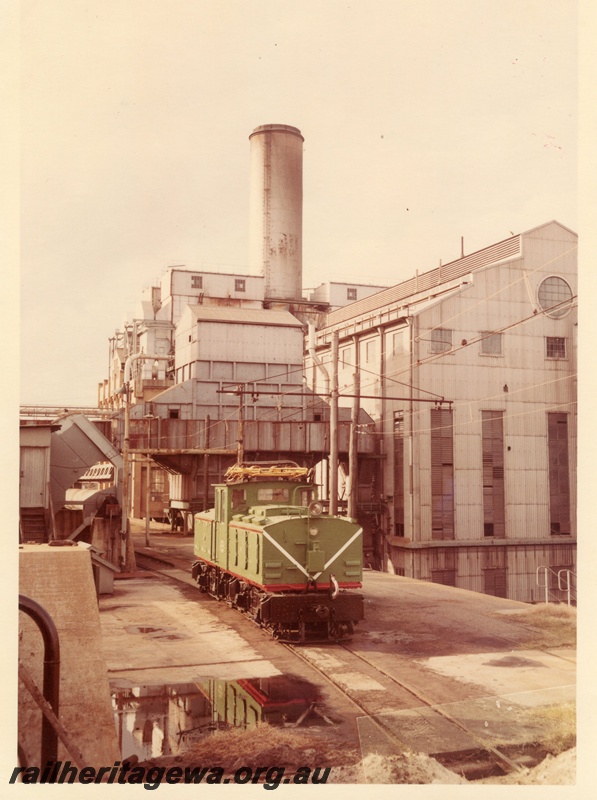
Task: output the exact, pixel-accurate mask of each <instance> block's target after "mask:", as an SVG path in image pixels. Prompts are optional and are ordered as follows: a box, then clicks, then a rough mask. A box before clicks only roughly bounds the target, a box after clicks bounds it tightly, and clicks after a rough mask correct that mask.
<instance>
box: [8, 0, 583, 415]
mask: <svg viewBox="0 0 597 800" xmlns="http://www.w3.org/2000/svg"><path fill="white" fill-rule="evenodd" d="M21 6H22V19H21V38H22V54H21V66H22V72H21V98H22V99H21V105H22V118H21V159H22V183H21V287H20V289H21V402H22V403H27V404H29V403H34V404H47V405H58V404H60V405H95V404H96V402H97V384H98V382H99V381H101V380H102V379H103V378H105V377H107V371H108V338H109V337H110V336H112V335H113V333H114V331H115V329H116V328H120V327H122V323H123V322H124V320H125V319H126V318H131V317H132V315H133V313H134V312H135V309H136V308H137V304H138V300H139V296H140V293H141V291H142V289H143V288H144V287H146V286H148V285H151V284H153V283H155V282H156V280H157V278H158V277H159V276H160V275H161V273H162V272H163V271H164V270H165V269H166V267H167V266H168V265H170V264H185V265H186V266H187V267H188V268H190V269H203V270H210V271H222V272H247V273H248V272H249V271H250V270H249V267H248V239H249V237H248V224H249V141H248V137H249V134H250V133H251V131H252V130H253V128H255V127H257V126H258V125H263V124H267V123H282V124H287V125H294V126H296V127H298V128H300V130H301V131H302V133H303V136H304V137H305V143H304V165H303V170H304V212H303V213H304V216H303V276H304V286H305V287H314V286H316V285H317V284H319V283H320V282H322V281H324V280H346V281H354V282H362V283H375V284H388V285H392V284H395V283H398V282H399V281H401V280H403V279H406V278H409V277H410V276H412V275H414V273H415V270H419V271H420V272H421V271H425V270H428V269H432V268H434V267H436V266H437V264H438V263H439V260H440V259H442V261H443V263H446V262H448V261H451V260H453V259H455V258H457V257H458V256H459V254H460V237H461V236H464V247H465V252H467V253H468V252H472V251H474V250H477V249H480V248H482V247H485V246H487V245H490V244H492V243H494V242H497V241H500V240H501V239H504V238H507V237H508V236H510V235H511V234H512V233H519V232H521V231H524V230H528V229H529V228H533V227H535V226H537V225H540V224H542V223H544V222H547V221H549V220H551V219H557V220H558V221H559V222H561V223H562V224H564V225H566V226H568V227H570V228H572V229H573V230H578V219H577V208H576V203H577V186H576V180H577V158H578V153H577V136H578V131H577V123H578V99H577V94H578V92H577V88H578V75H577V58H578V52H577V35H578V19H577V15H576V3H575V2H574V0H550V2H549V3H546V2H545V0H500V1H499V2H496V0H422V2H416V3H415V2H412V0H387V1H386V2H383V1H380V0H351V2H336V0H313V1H312V0H294V1H293V2H286V0H251V1H250V2H248V0H243V1H242V2H240V0H225V2H222V0H167V2H166V0H52V2H47V0H42V1H41V2H34V1H33V0H27V1H25V0H24V1H23V2H22V4H21Z"/></svg>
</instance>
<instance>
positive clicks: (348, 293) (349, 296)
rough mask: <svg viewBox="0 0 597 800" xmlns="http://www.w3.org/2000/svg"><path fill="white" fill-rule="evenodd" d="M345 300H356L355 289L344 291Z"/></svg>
mask: <svg viewBox="0 0 597 800" xmlns="http://www.w3.org/2000/svg"><path fill="white" fill-rule="evenodd" d="M346 299H347V300H356V299H357V290H356V289H352V288H350V289H347V290H346Z"/></svg>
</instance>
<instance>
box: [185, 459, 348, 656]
mask: <svg viewBox="0 0 597 800" xmlns="http://www.w3.org/2000/svg"><path fill="white" fill-rule="evenodd" d="M316 493H317V487H316V486H315V485H314V484H313V482H312V479H311V476H310V471H309V470H307V469H304V468H301V467H298V466H297V465H296V464H292V463H288V462H284V463H283V464H278V463H276V464H271V463H269V462H268V463H266V464H264V463H261V464H240V465H236V466H235V467H232V468H231V469H230V470H228V472H227V473H226V477H225V483H223V484H218V485H216V486H215V507H214V508H213V509H210V510H208V511H202V512H200V513H198V514H195V521H194V535H195V540H194V545H195V556H196V557H197V561H195V562H194V564H193V568H192V575H193V577H194V578H195V579H196V580H197V582H198V584H199V587H200V589H202V590H203V591H205V592H208V593H209V594H211V595H213V596H214V597H217V598H218V599H223V600H226V601H227V602H229V603H230V604H231V605H232V606H234V607H236V608H238V609H240V610H241V611H243V612H245V613H246V614H248V615H249V616H250V617H252V618H253V619H254V621H255V622H257V623H258V624H260V625H262V626H263V627H266V628H267V629H269V630H270V631H271V633H272V634H273V635H274V636H275V637H276V638H280V639H282V640H284V641H293V642H305V641H314V640H338V639H341V638H344V637H346V636H348V635H350V634H351V633H352V631H353V626H354V624H355V623H356V622H358V621H359V620H360V619H362V618H363V598H362V595H360V594H359V593H358V592H356V591H354V590H356V589H359V588H360V587H361V580H362V562H363V554H362V529H361V527H360V526H359V525H358V524H357V523H356V522H355V521H354V520H351V519H348V518H346V517H339V516H330V515H329V514H324V513H323V505H322V503H320V502H319V501H318V500H317V496H316Z"/></svg>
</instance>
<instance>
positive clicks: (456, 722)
mask: <svg viewBox="0 0 597 800" xmlns="http://www.w3.org/2000/svg"><path fill="white" fill-rule="evenodd" d="M281 646H283V647H286V648H287V649H288V650H290V651H292V652H293V653H294V655H295V656H296V657H297V658H299V659H301V660H302V661H304V662H306V663H307V664H309V665H310V666H311V667H312V668H314V669H315V670H317V672H318V674H319V675H320V676H321V678H322V679H323V680H324V681H326V682H327V683H329V684H331V685H332V686H333V687H334V688H335V689H336V690H337V691H339V692H341V693H342V694H343V695H344V696H345V698H347V699H348V700H349V701H350V702H351V703H352V704H353V706H354V707H355V708H356V709H357V710H358V712H360V713H361V714H362V717H361V719H360V720H359V721H358V724H359V735H360V739H361V747H362V750H363V755H367V754H368V753H369V752H378V753H381V754H382V755H391V754H392V753H403V752H408V751H411V752H413V751H414V752H424V753H426V754H427V755H429V756H431V757H433V758H435V759H436V760H437V761H439V762H440V763H441V764H443V765H444V766H445V767H447V768H448V769H450V770H452V771H453V772H455V773H457V774H458V775H461V776H462V777H464V778H466V779H467V780H478V779H481V778H485V777H490V776H494V775H505V774H509V773H512V772H518V771H520V770H521V769H523V768H525V767H532V766H535V764H537V763H539V761H541V760H542V759H543V758H544V757H545V754H546V753H545V751H544V750H543V749H542V748H539V747H534V746H532V745H524V746H522V745H521V746H519V747H514V748H513V747H508V748H506V747H502V748H499V747H495V746H494V745H493V744H492V743H491V742H490V741H488V739H487V737H483V736H482V735H479V732H478V731H477V730H473V729H472V728H471V727H469V726H467V725H466V724H464V723H463V722H462V720H460V719H458V718H456V717H455V716H454V715H452V714H450V713H449V712H448V711H446V709H445V708H443V707H442V706H440V705H438V704H437V703H435V702H434V701H433V700H432V699H431V698H429V697H427V696H426V695H425V693H424V692H423V691H422V690H421V689H420V688H418V687H414V686H412V685H410V684H408V683H407V682H405V681H404V680H401V679H400V678H397V677H396V676H395V675H392V674H390V673H389V672H388V671H387V670H385V669H384V668H382V667H380V665H379V664H375V663H374V662H373V661H372V660H371V659H369V658H367V657H366V656H365V655H363V654H362V653H358V652H356V651H355V650H354V649H352V648H351V647H350V646H349V645H348V644H337V645H334V646H333V647H329V646H328V647H326V648H325V649H324V648H314V647H309V646H306V647H305V646H300V647H297V646H295V645H292V644H283V645H281ZM413 732H414V737H413ZM416 742H418V743H419V746H418V747H414V748H413V743H416Z"/></svg>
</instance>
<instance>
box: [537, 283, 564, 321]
mask: <svg viewBox="0 0 597 800" xmlns="http://www.w3.org/2000/svg"><path fill="white" fill-rule="evenodd" d="M538 298H539V305H540V306H541V308H542V309H543V311H545V313H546V314H547V315H548V316H550V317H555V318H556V319H558V318H559V317H563V316H565V315H566V314H567V313H568V311H569V310H570V306H571V305H572V289H571V288H570V287H569V286H568V284H567V283H566V281H565V280H564V279H563V278H558V277H557V276H555V275H552V276H551V277H550V278H546V279H545V280H544V281H543V282H542V284H541V286H539V293H538Z"/></svg>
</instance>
